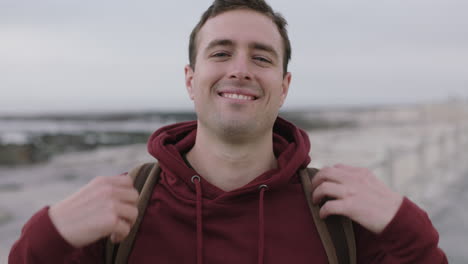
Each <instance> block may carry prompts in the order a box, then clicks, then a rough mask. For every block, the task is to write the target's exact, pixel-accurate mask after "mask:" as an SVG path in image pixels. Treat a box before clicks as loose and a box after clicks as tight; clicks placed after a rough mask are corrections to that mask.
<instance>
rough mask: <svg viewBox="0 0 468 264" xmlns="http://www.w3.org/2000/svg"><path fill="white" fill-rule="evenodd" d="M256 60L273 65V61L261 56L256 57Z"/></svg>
mask: <svg viewBox="0 0 468 264" xmlns="http://www.w3.org/2000/svg"><path fill="white" fill-rule="evenodd" d="M254 60H258V61H260V62H266V63H271V61H270V60H269V59H267V58H265V57H260V56H256V57H254Z"/></svg>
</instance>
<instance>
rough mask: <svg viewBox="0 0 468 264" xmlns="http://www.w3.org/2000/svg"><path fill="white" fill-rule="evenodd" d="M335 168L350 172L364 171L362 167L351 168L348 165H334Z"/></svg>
mask: <svg viewBox="0 0 468 264" xmlns="http://www.w3.org/2000/svg"><path fill="white" fill-rule="evenodd" d="M333 168H336V169H341V170H348V171H359V170H361V169H362V168H360V167H355V166H350V165H346V164H342V163H338V164H335V165H333Z"/></svg>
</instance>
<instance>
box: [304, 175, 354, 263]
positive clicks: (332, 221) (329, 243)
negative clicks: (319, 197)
mask: <svg viewBox="0 0 468 264" xmlns="http://www.w3.org/2000/svg"><path fill="white" fill-rule="evenodd" d="M317 172H318V169H315V168H307V169H304V170H301V171H299V174H300V177H301V181H302V187H303V189H304V194H305V196H306V199H307V204H308V205H309V208H310V212H311V214H312V218H313V219H314V223H315V226H316V228H317V231H318V233H319V235H320V239H321V240H322V244H323V246H324V248H325V252H326V253H327V256H328V262H329V263H330V264H356V261H357V260H356V259H357V257H356V241H355V238H354V231H353V224H352V222H351V220H350V219H349V218H347V217H344V216H340V215H331V216H328V217H327V218H326V219H321V218H320V215H319V211H320V206H318V205H315V204H313V203H312V190H311V188H312V187H311V179H312V178H313V177H314V176H315V174H316V173H317Z"/></svg>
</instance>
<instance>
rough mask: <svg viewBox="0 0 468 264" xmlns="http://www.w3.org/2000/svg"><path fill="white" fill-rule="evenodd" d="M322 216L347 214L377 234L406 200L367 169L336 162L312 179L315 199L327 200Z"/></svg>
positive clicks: (313, 199)
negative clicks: (336, 163)
mask: <svg viewBox="0 0 468 264" xmlns="http://www.w3.org/2000/svg"><path fill="white" fill-rule="evenodd" d="M324 201H325V203H324V204H323V206H322V207H321V209H320V217H321V218H325V217H327V216H329V215H344V216H347V217H349V218H350V219H352V220H353V221H355V222H357V223H359V224H360V225H362V226H363V227H364V228H366V229H368V230H370V231H371V232H373V233H375V234H379V233H381V232H382V231H383V230H384V229H385V227H386V226H387V225H388V224H389V223H390V221H391V220H392V219H393V217H394V216H395V214H396V213H397V211H398V209H399V208H400V206H401V204H402V202H403V196H402V195H400V194H399V193H397V192H395V191H393V190H391V189H390V188H389V187H387V186H386V185H385V184H384V183H383V182H381V181H380V180H379V179H377V177H375V176H374V174H373V173H372V172H371V171H370V170H368V169H364V168H358V167H352V166H347V165H342V164H339V165H335V166H333V167H325V168H323V169H321V170H320V171H319V172H318V173H317V174H316V175H315V177H314V178H313V179H312V202H313V203H315V204H319V203H321V202H324Z"/></svg>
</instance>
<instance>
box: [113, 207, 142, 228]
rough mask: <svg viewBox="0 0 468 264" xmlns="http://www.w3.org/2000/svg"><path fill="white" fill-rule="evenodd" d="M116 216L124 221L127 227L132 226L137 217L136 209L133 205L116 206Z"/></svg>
mask: <svg viewBox="0 0 468 264" xmlns="http://www.w3.org/2000/svg"><path fill="white" fill-rule="evenodd" d="M117 216H118V217H119V219H122V220H125V222H127V223H128V224H129V225H131V226H133V224H134V223H135V221H136V219H137V217H138V208H137V207H136V206H134V205H129V204H124V203H122V204H119V205H118V206H117Z"/></svg>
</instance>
